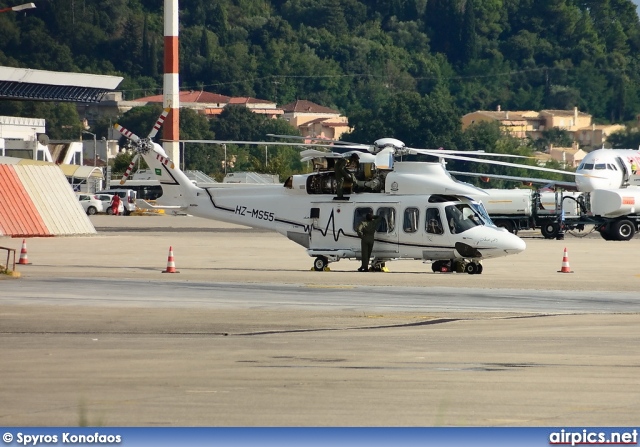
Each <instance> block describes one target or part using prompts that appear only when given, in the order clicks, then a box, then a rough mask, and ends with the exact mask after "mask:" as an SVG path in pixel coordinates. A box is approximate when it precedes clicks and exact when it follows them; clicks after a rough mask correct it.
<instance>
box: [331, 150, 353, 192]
mask: <svg viewBox="0 0 640 447" xmlns="http://www.w3.org/2000/svg"><path fill="white" fill-rule="evenodd" d="M334 168H335V173H336V195H337V196H338V198H339V199H342V198H343V196H344V181H345V180H346V179H351V172H350V171H349V170H348V169H347V161H346V160H345V159H344V158H338V159H337V160H336V163H335V165H334Z"/></svg>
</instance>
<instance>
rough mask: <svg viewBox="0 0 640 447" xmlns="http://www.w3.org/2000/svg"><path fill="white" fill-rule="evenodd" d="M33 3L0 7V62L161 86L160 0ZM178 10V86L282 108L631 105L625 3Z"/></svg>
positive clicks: (625, 115)
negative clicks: (408, 102) (308, 104)
mask: <svg viewBox="0 0 640 447" xmlns="http://www.w3.org/2000/svg"><path fill="white" fill-rule="evenodd" d="M636 1H639V0H636ZM36 3H37V9H35V10H30V11H27V12H23V13H18V14H15V13H11V14H7V13H5V14H0V64H2V65H7V66H21V67H31V68H39V69H50V70H62V71H81V72H92V73H102V74H118V75H123V76H124V77H125V81H124V82H123V83H122V84H121V88H122V89H123V90H124V92H125V96H126V98H128V99H133V98H136V97H141V96H145V95H150V94H156V93H158V92H159V91H160V88H161V86H162V74H161V73H162V11H161V10H158V9H157V5H158V3H161V2H158V1H156V0H154V1H152V0H83V1H76V0H56V1H55V2H50V1H40V2H36ZM180 7H181V13H180V20H181V29H180V51H181V55H180V59H181V60H180V70H181V73H180V82H181V87H182V88H183V89H187V88H189V89H200V88H204V89H206V90H208V91H211V92H215V93H220V94H224V95H229V96H253V97H257V98H264V99H269V100H273V101H276V102H277V103H279V104H285V103H288V102H291V101H294V100H296V99H308V100H311V101H313V102H315V103H318V104H322V105H324V106H328V107H332V108H335V109H338V110H340V111H342V112H343V113H345V114H347V115H348V116H349V117H350V118H351V119H353V120H355V121H354V124H357V122H358V120H368V119H370V118H371V115H370V114H371V111H375V110H378V109H380V108H381V107H384V106H385V105H387V104H388V103H389V101H394V100H395V99H394V98H398V97H399V95H403V97H405V98H409V97H411V95H414V94H415V95H418V96H419V97H420V98H427V97H431V98H438V101H441V102H442V103H441V107H442V109H443V113H449V112H451V113H453V114H455V115H456V116H458V117H459V116H460V115H462V114H463V113H466V112H469V111H473V110H477V109H490V110H493V109H495V108H497V106H498V105H500V106H501V108H502V110H540V109H572V108H573V107H574V106H577V107H579V109H580V110H582V111H585V112H588V113H590V114H592V115H594V116H595V117H596V118H597V119H598V121H599V122H620V121H630V120H634V119H635V117H636V115H637V114H638V113H640V57H639V55H640V51H639V50H640V25H639V22H638V15H637V12H636V6H635V5H634V3H633V2H632V1H631V0H581V1H577V0H554V1H544V2H543V1H531V0H510V1H508V2H507V1H502V0H428V1H427V0H376V1H369V2H365V1H358V0H271V1H268V0H267V1H265V0H240V1H237V0H236V1H231V0H220V1H215V2H212V1H210V0H189V1H182V2H180ZM434 95H435V96H434ZM433 100H434V101H435V99H433ZM2 107H4V111H5V112H7V109H8V108H9V107H8V106H6V105H2V104H0V113H3V109H2ZM14 108H15V107H14ZM377 118H379V119H383V120H384V119H385V118H384V115H380V116H377ZM381 124H385V125H389V126H391V125H392V123H391V124H389V123H381ZM382 127H384V126H382Z"/></svg>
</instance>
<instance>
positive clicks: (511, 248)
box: [504, 234, 527, 255]
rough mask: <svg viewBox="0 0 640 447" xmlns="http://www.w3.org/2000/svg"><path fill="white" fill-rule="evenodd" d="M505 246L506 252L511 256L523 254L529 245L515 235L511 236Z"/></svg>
mask: <svg viewBox="0 0 640 447" xmlns="http://www.w3.org/2000/svg"><path fill="white" fill-rule="evenodd" d="M508 236H509V237H508V238H507V240H506V241H505V244H504V252H505V253H507V254H510V255H515V254H518V253H522V252H523V251H524V250H525V248H527V244H526V243H525V242H524V241H523V240H522V239H520V238H519V237H518V236H516V235H515V234H509V235H508Z"/></svg>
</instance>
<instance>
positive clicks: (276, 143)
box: [176, 140, 365, 150]
mask: <svg viewBox="0 0 640 447" xmlns="http://www.w3.org/2000/svg"><path fill="white" fill-rule="evenodd" d="M176 141H177V142H179V143H197V144H245V145H254V146H303V147H325V148H336V146H334V145H331V144H317V143H285V142H282V141H239V140H176ZM338 147H339V148H340V149H361V150H364V149H365V148H364V147H362V146H356V147H350V146H338Z"/></svg>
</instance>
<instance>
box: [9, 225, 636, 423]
mask: <svg viewBox="0 0 640 447" xmlns="http://www.w3.org/2000/svg"><path fill="white" fill-rule="evenodd" d="M91 219H92V221H93V222H94V224H95V226H96V228H97V229H98V235H96V236H90V237H65V238H33V239H28V240H27V244H28V256H29V261H30V262H32V265H27V266H19V267H18V270H19V271H20V273H21V275H22V277H21V278H19V279H13V278H4V279H0V338H1V340H2V342H1V343H0V355H1V358H2V359H3V361H2V363H1V364H0V377H1V378H2V393H0V424H1V425H5V426H21V425H45V426H53V425H61V426H66V425H71V426H73V425H84V424H88V425H105V426H459V425H463V426H468V425H472V426H589V425H591V426H596V425H600V426H604V425H611V426H619V425H634V424H637V421H638V417H639V416H640V403H638V398H637V397H638V395H640V381H638V380H637V371H638V368H639V367H640V343H639V341H640V329H639V324H640V317H639V314H640V294H638V293H637V291H638V289H639V288H640V265H638V262H637V255H636V253H637V252H638V249H639V247H638V240H637V239H634V240H632V241H629V242H606V241H604V240H602V239H600V238H599V237H592V236H587V237H584V238H578V237H574V236H571V235H567V236H566V239H565V240H564V241H555V240H544V239H542V238H541V237H540V236H539V234H537V233H533V232H532V233H528V234H525V235H523V238H524V239H525V241H526V242H527V246H528V247H527V250H526V251H525V252H524V253H521V254H519V255H515V256H510V257H506V258H500V259H495V260H488V261H485V262H484V272H483V274H482V275H466V274H441V273H436V274H434V273H431V271H430V266H429V264H423V263H421V262H419V261H397V262H391V263H389V264H388V267H389V268H390V270H391V272H390V273H364V274H363V273H359V272H357V271H356V269H357V267H358V263H357V262H355V261H340V262H338V263H334V264H330V266H331V271H330V272H315V271H311V270H310V269H311V265H312V258H309V257H308V256H307V255H306V253H305V250H304V249H303V248H301V247H299V246H297V245H296V244H294V243H292V242H290V241H288V240H287V239H286V238H284V237H283V236H280V235H277V234H274V233H269V232H261V231H255V230H250V229H247V228H244V227H239V226H235V225H229V224H224V223H219V222H214V221H209V220H203V219H198V218H194V217H188V216H140V217H116V216H93V217H92V218H91ZM21 242H22V240H21V239H20V240H18V239H8V238H0V245H3V246H14V247H15V248H17V249H18V252H19V248H20V244H21ZM169 246H172V247H173V251H174V256H175V262H176V267H177V269H178V270H179V271H180V273H179V274H163V273H162V270H164V269H165V268H166V265H167V255H168V249H169ZM565 247H566V248H567V250H568V253H569V260H570V266H571V269H572V270H573V271H574V273H570V274H569V273H558V272H557V271H558V270H560V267H561V262H562V255H563V249H564V248H565ZM371 287H373V288H371ZM421 289H422V290H424V300H422V299H421V297H420V293H419V291H420V290H421ZM458 291H459V292H458ZM384 292H388V293H384Z"/></svg>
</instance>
